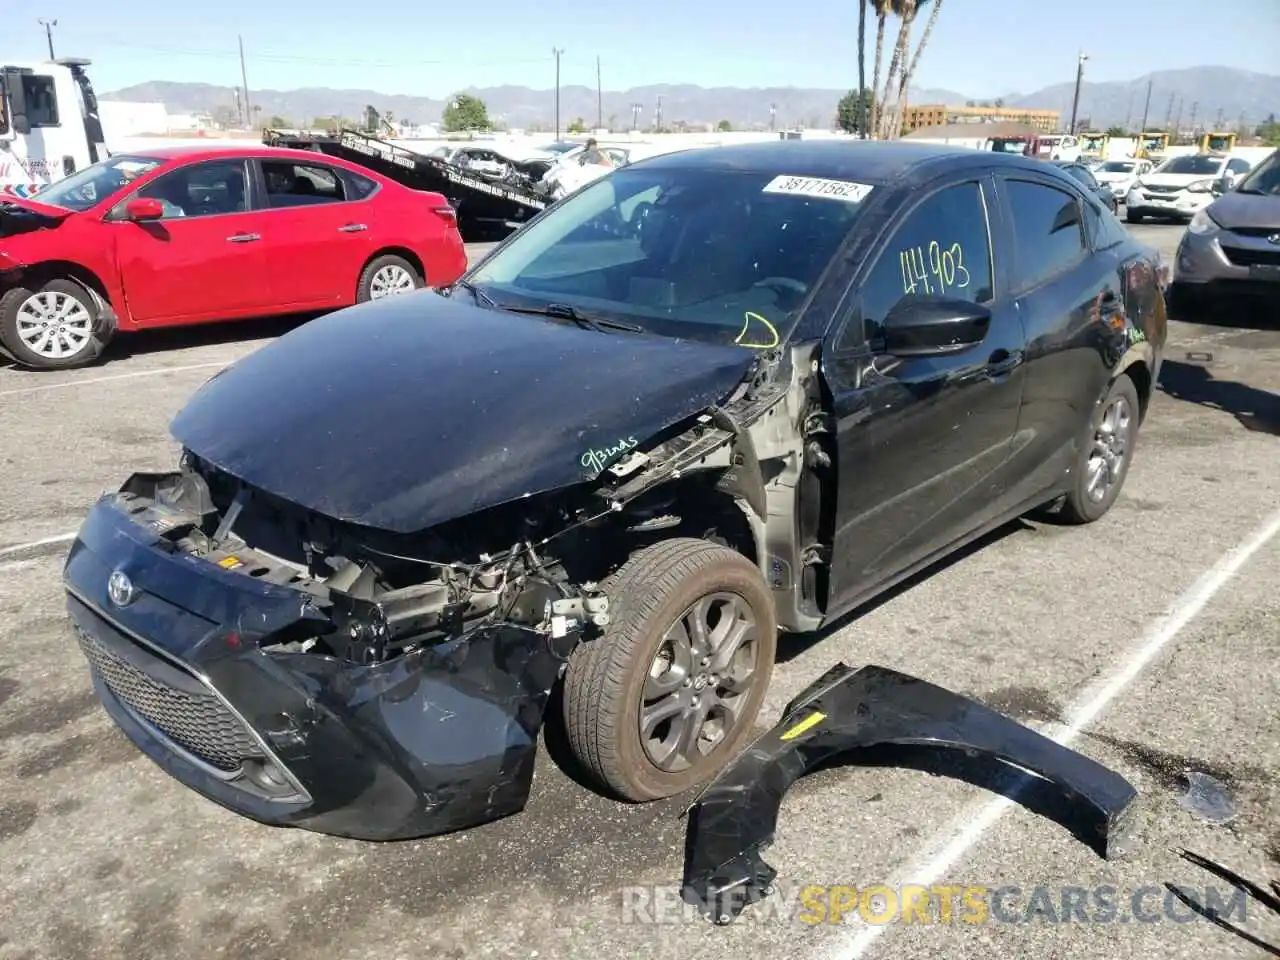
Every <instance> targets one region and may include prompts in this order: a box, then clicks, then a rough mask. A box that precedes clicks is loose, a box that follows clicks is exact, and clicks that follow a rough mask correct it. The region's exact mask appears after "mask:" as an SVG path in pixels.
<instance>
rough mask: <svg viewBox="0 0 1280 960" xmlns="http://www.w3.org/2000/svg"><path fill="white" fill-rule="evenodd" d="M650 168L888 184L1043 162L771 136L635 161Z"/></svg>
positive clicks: (927, 147)
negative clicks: (917, 176) (980, 168)
mask: <svg viewBox="0 0 1280 960" xmlns="http://www.w3.org/2000/svg"><path fill="white" fill-rule="evenodd" d="M637 162H638V163H643V164H644V165H645V167H647V168H657V167H664V166H665V167H669V168H683V169H690V168H694V169H697V168H702V169H707V170H724V171H731V170H736V171H740V172H743V173H773V174H777V175H781V176H797V177H817V178H823V179H833V180H838V179H851V178H855V179H857V180H858V181H860V182H864V183H870V184H885V183H889V182H891V181H894V180H898V179H900V178H904V177H908V176H910V175H911V174H912V173H913V172H924V171H925V170H926V169H927V172H928V173H930V174H933V175H937V174H940V173H945V172H947V170H948V169H957V170H959V169H966V168H972V167H974V166H986V167H991V168H1004V169H1010V170H1043V169H1044V167H1045V164H1044V161H1042V160H1035V159H1031V158H1028V157H1022V156H1017V155H1015V154H1006V153H1000V152H997V151H993V150H975V149H974V148H972V147H956V146H950V145H947V144H939V143H920V142H912V141H905V140H884V141H880V140H845V139H838V140H837V139H833V140H767V141H762V142H757V143H744V144H733V145H729V146H719V147H702V148H694V149H691V150H682V151H680V152H679V153H669V154H660V155H658V156H655V157H649V158H647V159H644V160H641V161H637Z"/></svg>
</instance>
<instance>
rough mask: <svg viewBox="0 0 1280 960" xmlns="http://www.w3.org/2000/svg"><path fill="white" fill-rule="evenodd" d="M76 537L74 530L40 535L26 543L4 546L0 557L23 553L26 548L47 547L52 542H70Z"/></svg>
mask: <svg viewBox="0 0 1280 960" xmlns="http://www.w3.org/2000/svg"><path fill="white" fill-rule="evenodd" d="M75 538H76V535H75V531H74V530H73V531H72V532H71V533H59V534H58V535H57V536H53V537H42V538H41V539H39V540H31V541H28V542H27V543H15V544H14V545H13V546H11V547H5V548H4V549H3V550H0V557H7V556H10V555H12V554H15V553H25V552H26V551H28V550H35V549H36V548H37V547H47V546H49V545H50V544H52V543H70V542H71V541H72V540H74V539H75Z"/></svg>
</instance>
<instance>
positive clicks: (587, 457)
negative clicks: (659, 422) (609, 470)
mask: <svg viewBox="0 0 1280 960" xmlns="http://www.w3.org/2000/svg"><path fill="white" fill-rule="evenodd" d="M637 443H639V441H638V440H636V438H635V437H625V438H623V439H620V440H618V442H617V443H613V444H610V445H609V446H607V447H596V448H594V449H591V450H588V451H587V452H586V453H584V454H583V455H582V459H580V460H579V461H578V462H579V463H581V464H582V466H583V469H585V470H586V471H587V473H589V474H590V475H591V476H593V477H594V476H596V475H597V474H599V473H600V472H602V471H603V470H604V468H605V467H607V466H608V465H609V464H610V463H612V462H613V461H614V460H615V459H617V458H618V457H620V456H621V455H622V454H624V453H626V452H627V451H628V450H631V449H633V448H634V447H635V446H636V444H637Z"/></svg>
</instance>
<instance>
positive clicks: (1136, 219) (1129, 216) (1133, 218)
mask: <svg viewBox="0 0 1280 960" xmlns="http://www.w3.org/2000/svg"><path fill="white" fill-rule="evenodd" d="M1124 222H1125V223H1141V222H1142V214H1140V213H1137V212H1135V211H1133V210H1130V209H1129V208H1128V207H1127V206H1126V207H1125V208H1124Z"/></svg>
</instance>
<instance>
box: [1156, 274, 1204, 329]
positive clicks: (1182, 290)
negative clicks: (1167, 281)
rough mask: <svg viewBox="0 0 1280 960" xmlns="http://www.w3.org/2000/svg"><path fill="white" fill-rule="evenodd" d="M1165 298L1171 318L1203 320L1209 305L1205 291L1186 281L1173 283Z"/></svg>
mask: <svg viewBox="0 0 1280 960" xmlns="http://www.w3.org/2000/svg"><path fill="white" fill-rule="evenodd" d="M1165 300H1166V304H1167V306H1168V313H1169V319H1170V320H1184V321H1188V322H1191V323H1196V322H1199V321H1202V320H1203V319H1204V315H1205V313H1206V308H1207V306H1208V302H1207V298H1206V297H1205V295H1204V291H1202V290H1196V289H1194V288H1193V287H1191V286H1190V285H1188V284H1186V283H1174V284H1171V285H1170V287H1169V291H1168V293H1167V294H1166V298H1165Z"/></svg>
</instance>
